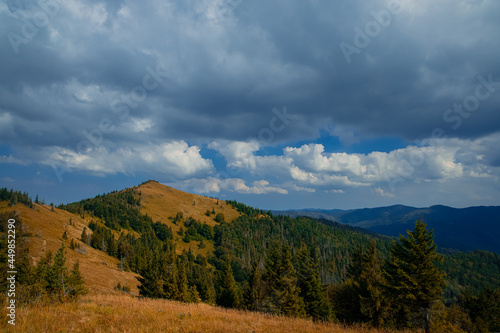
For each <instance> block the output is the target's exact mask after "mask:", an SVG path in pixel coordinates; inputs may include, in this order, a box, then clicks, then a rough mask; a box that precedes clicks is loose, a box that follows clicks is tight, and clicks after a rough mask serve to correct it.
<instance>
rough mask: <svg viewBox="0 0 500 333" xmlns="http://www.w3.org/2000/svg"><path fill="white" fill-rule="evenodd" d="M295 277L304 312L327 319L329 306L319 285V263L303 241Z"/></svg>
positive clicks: (319, 318)
mask: <svg viewBox="0 0 500 333" xmlns="http://www.w3.org/2000/svg"><path fill="white" fill-rule="evenodd" d="M297 277H298V286H299V288H300V294H299V295H300V297H302V299H303V300H304V304H305V310H306V314H307V315H308V316H310V317H312V318H313V319H314V320H328V319H329V318H330V308H329V306H328V303H327V302H326V299H325V295H324V293H323V289H322V287H321V282H320V278H319V265H318V262H317V259H316V258H312V257H311V254H310V252H309V249H308V248H307V246H306V245H305V244H304V243H302V246H301V248H300V250H299V252H298V253H297Z"/></svg>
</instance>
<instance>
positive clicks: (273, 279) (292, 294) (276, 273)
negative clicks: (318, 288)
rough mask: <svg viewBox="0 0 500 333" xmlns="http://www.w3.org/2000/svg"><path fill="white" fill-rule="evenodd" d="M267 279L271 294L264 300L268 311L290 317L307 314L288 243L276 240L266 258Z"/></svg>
mask: <svg viewBox="0 0 500 333" xmlns="http://www.w3.org/2000/svg"><path fill="white" fill-rule="evenodd" d="M265 280H266V282H267V283H268V285H269V296H268V297H267V298H266V300H265V301H264V309H265V310H266V311H268V312H271V313H274V314H278V315H285V316H290V317H303V316H304V315H305V309H304V301H303V299H302V298H301V297H300V288H298V287H297V282H298V281H297V276H296V273H295V269H294V267H293V264H292V256H291V254H290V246H289V245H288V244H285V245H281V244H280V243H279V242H275V243H274V244H273V245H272V246H271V249H270V251H269V255H268V257H267V260H266V279H265Z"/></svg>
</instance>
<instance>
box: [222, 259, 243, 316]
mask: <svg viewBox="0 0 500 333" xmlns="http://www.w3.org/2000/svg"><path fill="white" fill-rule="evenodd" d="M219 286H220V289H219V293H218V295H217V296H218V297H217V304H218V305H221V306H224V307H227V308H238V307H239V306H240V299H239V294H238V290H237V288H236V281H235V280H234V275H233V269H232V268H231V264H230V263H228V262H225V263H224V269H223V271H222V276H221V279H220V283H219Z"/></svg>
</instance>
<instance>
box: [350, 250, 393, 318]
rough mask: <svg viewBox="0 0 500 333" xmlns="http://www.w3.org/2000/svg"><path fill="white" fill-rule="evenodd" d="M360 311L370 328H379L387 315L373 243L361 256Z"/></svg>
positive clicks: (358, 280)
mask: <svg viewBox="0 0 500 333" xmlns="http://www.w3.org/2000/svg"><path fill="white" fill-rule="evenodd" d="M356 282H357V287H358V288H359V297H360V306H361V307H360V310H361V313H362V314H363V315H364V316H365V318H366V320H368V321H369V322H370V324H371V325H372V326H375V327H379V326H382V324H383V323H384V319H385V317H386V315H387V305H386V301H385V299H384V298H383V283H384V281H383V277H382V268H381V264H380V260H379V258H378V256H377V247H376V243H375V241H372V242H371V244H370V247H369V248H368V250H367V251H366V253H364V254H363V260H362V267H361V271H360V275H359V277H358V279H357V281H356Z"/></svg>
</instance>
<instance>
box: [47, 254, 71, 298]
mask: <svg viewBox="0 0 500 333" xmlns="http://www.w3.org/2000/svg"><path fill="white" fill-rule="evenodd" d="M68 275H69V274H68V267H67V266H66V249H65V247H64V244H63V245H62V246H61V248H59V250H58V251H57V252H56V254H55V255H54V263H53V264H52V265H51V266H50V268H49V270H48V274H47V277H46V279H47V291H48V292H49V294H50V295H52V296H54V297H56V298H57V299H59V300H65V299H66V296H67V292H68Z"/></svg>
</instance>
